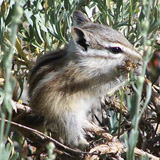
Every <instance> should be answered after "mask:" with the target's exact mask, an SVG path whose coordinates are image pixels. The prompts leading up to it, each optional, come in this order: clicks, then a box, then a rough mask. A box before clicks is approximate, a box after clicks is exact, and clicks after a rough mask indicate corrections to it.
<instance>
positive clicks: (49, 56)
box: [30, 50, 66, 77]
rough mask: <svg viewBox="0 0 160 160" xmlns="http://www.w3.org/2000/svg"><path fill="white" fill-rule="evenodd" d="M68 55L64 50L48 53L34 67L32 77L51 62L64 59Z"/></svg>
mask: <svg viewBox="0 0 160 160" xmlns="http://www.w3.org/2000/svg"><path fill="white" fill-rule="evenodd" d="M65 55H66V52H65V51H64V50H59V51H55V52H51V53H48V54H46V55H44V56H42V57H41V58H40V59H39V60H38V61H37V63H36V65H35V66H34V68H33V70H32V72H31V75H30V77H32V75H33V74H35V72H36V71H37V70H38V69H39V68H40V67H42V66H45V65H47V64H49V63H51V62H53V63H54V61H55V60H58V59H61V58H62V57H64V56H65Z"/></svg>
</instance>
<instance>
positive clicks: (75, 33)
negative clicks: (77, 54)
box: [71, 27, 90, 51]
mask: <svg viewBox="0 0 160 160" xmlns="http://www.w3.org/2000/svg"><path fill="white" fill-rule="evenodd" d="M71 35H72V39H73V41H74V42H75V43H76V44H78V45H79V46H80V47H81V48H82V49H83V50H85V51H87V49H88V47H89V44H90V43H89V41H90V39H89V36H88V35H87V32H86V31H83V29H81V28H77V27H74V28H72V31H71Z"/></svg>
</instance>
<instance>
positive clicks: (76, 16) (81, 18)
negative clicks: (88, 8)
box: [73, 11, 90, 26]
mask: <svg viewBox="0 0 160 160" xmlns="http://www.w3.org/2000/svg"><path fill="white" fill-rule="evenodd" d="M73 20H74V21H73V23H74V25H75V26H76V25H77V26H79V25H83V24H86V23H88V22H90V20H89V19H88V18H87V16H86V15H85V14H84V13H82V12H80V11H74V13H73Z"/></svg>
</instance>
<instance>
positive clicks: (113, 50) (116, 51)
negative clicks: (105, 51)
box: [109, 47, 122, 54]
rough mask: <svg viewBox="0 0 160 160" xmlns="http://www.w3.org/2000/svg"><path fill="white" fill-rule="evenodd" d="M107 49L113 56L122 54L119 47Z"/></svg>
mask: <svg viewBox="0 0 160 160" xmlns="http://www.w3.org/2000/svg"><path fill="white" fill-rule="evenodd" d="M109 49H110V51H111V52H112V53H115V54H117V53H121V52H122V50H121V48H120V47H110V48H109Z"/></svg>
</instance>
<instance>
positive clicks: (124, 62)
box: [29, 11, 142, 149]
mask: <svg viewBox="0 0 160 160" xmlns="http://www.w3.org/2000/svg"><path fill="white" fill-rule="evenodd" d="M73 19H74V21H75V22H76V26H75V27H73V28H72V30H71V40H70V42H69V44H68V45H67V46H66V47H65V48H64V49H61V50H58V51H54V52H51V53H48V54H46V55H44V56H42V57H41V58H40V59H39V60H38V61H37V63H36V64H35V66H34V68H33V70H32V72H31V75H30V80H29V97H30V107H31V108H32V109H33V111H34V112H35V113H38V114H40V115H42V116H44V118H45V120H46V121H47V122H49V123H50V124H51V125H49V126H50V128H52V129H56V130H57V131H58V133H59V136H61V137H62V138H63V140H64V141H65V142H66V144H68V145H69V146H70V147H77V148H80V149H85V148H86V147H87V146H88V145H89V143H88V142H87V140H86V139H85V132H84V129H86V128H87V127H89V126H88V125H87V124H88V123H87V118H86V114H87V113H88V111H89V110H90V109H91V108H92V107H93V106H99V104H100V97H104V96H106V95H107V94H109V93H110V92H112V93H113V92H114V91H116V90H117V89H118V88H119V87H121V86H123V85H124V84H125V83H126V82H127V80H128V73H129V69H128V67H132V66H134V69H135V70H137V67H135V66H138V65H139V62H140V61H141V60H142V55H141V54H140V53H138V52H137V51H136V50H135V49H134V48H133V46H132V45H131V44H130V43H129V42H128V40H127V39H126V38H125V37H124V36H123V35H122V34H121V33H120V32H118V31H116V30H114V29H112V28H110V27H108V26H105V25H102V24H97V23H92V22H91V21H90V20H89V19H88V18H87V17H86V16H85V15H84V14H83V13H82V12H80V11H75V12H74V14H73ZM132 64H133V65H132ZM128 65H129V66H128Z"/></svg>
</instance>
